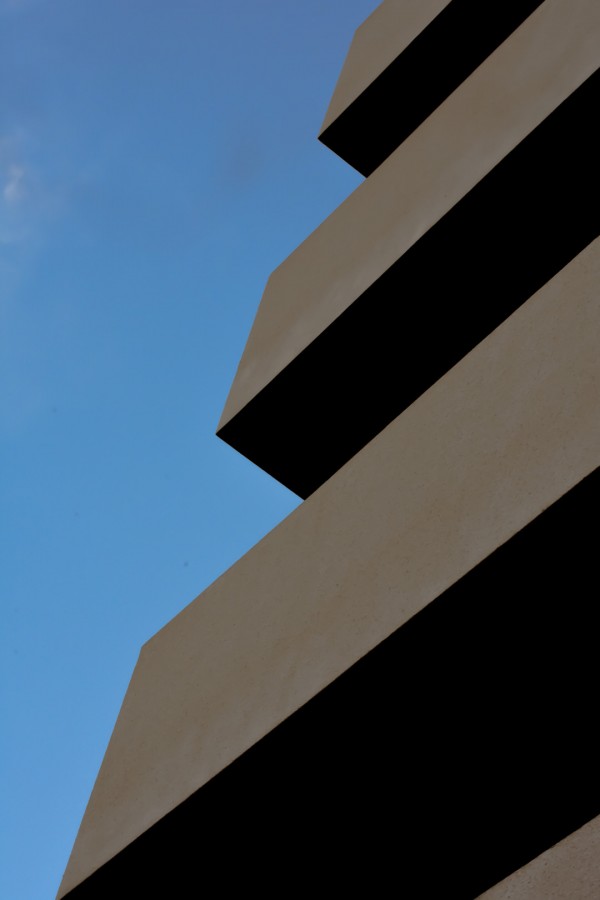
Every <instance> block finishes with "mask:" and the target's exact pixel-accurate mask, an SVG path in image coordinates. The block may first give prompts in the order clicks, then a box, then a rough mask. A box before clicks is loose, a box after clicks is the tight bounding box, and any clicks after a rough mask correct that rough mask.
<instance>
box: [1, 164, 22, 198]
mask: <svg viewBox="0 0 600 900" xmlns="http://www.w3.org/2000/svg"><path fill="white" fill-rule="evenodd" d="M24 177H25V167H24V166H22V165H18V164H16V163H12V165H10V166H9V167H8V171H7V173H6V176H5V182H4V188H3V190H2V196H3V197H4V200H5V202H6V203H8V204H10V205H11V206H12V205H15V204H16V203H18V202H19V201H20V200H21V199H22V198H23V194H24Z"/></svg>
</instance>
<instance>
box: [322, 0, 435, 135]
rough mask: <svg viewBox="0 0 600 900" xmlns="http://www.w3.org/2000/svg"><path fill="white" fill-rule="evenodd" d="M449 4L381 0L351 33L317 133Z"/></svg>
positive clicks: (431, 1)
mask: <svg viewBox="0 0 600 900" xmlns="http://www.w3.org/2000/svg"><path fill="white" fill-rule="evenodd" d="M448 5H449V0H385V2H384V3H381V4H380V5H379V6H378V7H377V9H376V10H374V11H373V12H372V13H371V15H370V16H369V17H368V18H367V19H365V21H364V22H363V23H362V24H361V25H359V27H358V28H357V29H356V31H355V33H354V38H353V39H352V44H351V46H350V49H349V51H348V56H347V57H346V60H345V62H344V65H343V68H342V71H341V72H340V75H339V78H338V82H337V84H336V86H335V90H334V92H333V96H332V98H331V101H330V103H329V107H328V108H327V112H326V114H325V118H324V119H323V124H322V126H321V133H322V132H324V131H325V130H326V129H327V128H328V127H329V126H330V125H331V124H332V123H333V122H334V121H335V120H336V119H337V118H339V116H340V115H341V114H342V113H343V112H344V111H345V110H346V109H347V108H348V107H349V106H350V105H351V104H352V103H353V102H354V101H355V100H356V99H357V97H359V96H360V94H362V93H363V91H364V90H365V88H366V87H367V86H368V85H369V84H372V82H374V81H375V80H376V79H377V78H378V76H379V75H381V73H382V72H383V71H384V69H386V68H387V67H388V66H389V65H390V64H391V63H393V62H394V60H395V59H396V58H397V57H398V56H399V55H400V54H401V53H402V52H403V51H404V50H406V48H407V47H408V46H409V45H410V44H411V43H412V41H414V39H415V38H416V37H417V35H419V34H420V33H421V32H422V31H423V30H424V29H425V28H426V27H427V25H429V24H430V22H431V21H432V20H433V19H435V17H436V16H437V15H438V14H439V13H440V12H441V11H442V10H443V9H444V7H446V6H448Z"/></svg>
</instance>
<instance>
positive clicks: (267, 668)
mask: <svg viewBox="0 0 600 900" xmlns="http://www.w3.org/2000/svg"><path fill="white" fill-rule="evenodd" d="M599 274H600V241H595V242H594V243H593V244H592V245H590V247H589V248H587V249H586V251H584V252H583V253H582V254H580V255H579V256H578V257H577V258H576V259H575V260H573V261H572V263H570V264H569V266H568V267H566V268H565V269H564V270H563V271H561V272H560V273H559V274H558V275H557V276H556V277H555V278H554V279H553V280H552V281H551V282H550V283H549V284H547V285H546V286H545V287H544V288H543V289H542V290H541V291H540V292H539V293H538V294H537V295H535V296H534V297H532V298H531V299H530V300H529V301H528V302H527V303H526V304H525V305H524V306H523V307H522V308H521V309H520V310H518V311H517V312H516V313H515V314H513V315H512V316H511V317H510V318H509V319H508V320H507V321H506V322H505V323H504V324H503V325H502V326H500V327H499V328H498V329H497V330H496V331H495V332H494V333H493V334H492V335H490V336H489V337H488V338H486V340H485V341H483V342H482V343H481V344H480V345H479V346H478V347H477V348H475V350H474V351H472V352H471V353H470V354H469V355H468V356H466V357H465V358H464V359H463V360H462V361H461V362H460V363H459V364H458V365H457V366H456V367H455V368H454V369H452V370H451V371H450V372H449V373H448V374H447V375H446V377H445V378H444V379H442V380H441V381H440V382H438V383H437V384H436V385H434V386H433V387H432V388H431V389H430V390H429V391H428V392H427V393H426V394H424V395H423V396H422V397H421V398H420V399H419V400H418V401H417V402H416V403H415V404H414V405H413V406H412V407H410V408H409V409H408V410H407V411H406V412H405V413H404V414H403V415H402V416H400V417H399V418H398V419H397V420H395V421H394V422H393V423H392V424H391V425H390V426H389V427H388V428H387V429H385V430H384V431H383V432H382V433H381V434H380V435H379V436H378V437H377V438H376V439H375V440H374V441H372V442H371V443H370V444H369V445H368V447H366V448H365V449H364V450H363V451H362V452H361V453H360V454H359V455H357V456H356V457H355V458H354V459H353V460H352V461H351V462H350V463H348V464H347V465H346V466H345V467H344V468H343V469H341V470H340V471H339V472H338V473H337V474H336V475H335V476H334V477H333V478H332V479H331V480H330V481H329V482H328V483H327V484H325V485H324V486H323V487H322V488H321V490H319V491H318V492H316V493H315V494H314V495H313V496H312V497H311V498H310V499H309V500H308V501H306V503H304V504H303V505H302V506H301V507H300V508H298V509H297V510H296V511H295V512H294V513H293V514H292V515H291V516H290V517H289V518H288V519H286V520H285V521H284V522H283V523H282V524H281V525H280V526H278V527H277V528H276V529H275V530H274V531H273V532H271V533H270V534H269V535H267V537H266V538H264V539H263V540H262V541H261V542H260V543H259V544H258V545H257V546H256V547H255V548H254V549H253V550H252V551H251V552H250V553H248V554H247V555H246V556H245V557H244V558H243V559H241V560H240V561H239V562H238V563H237V564H236V565H235V566H233V567H232V568H231V569H230V570H229V571H228V572H226V573H225V574H224V575H223V576H222V577H221V578H220V579H218V581H217V582H215V584H214V585H212V586H211V587H210V588H209V589H208V590H207V591H205V592H204V593H203V594H202V595H201V596H200V597H199V598H198V599H197V600H196V601H194V602H193V603H192V604H191V605H190V606H188V607H187V608H186V609H185V610H184V611H183V612H182V613H180V614H179V615H178V616H177V617H176V618H175V619H173V620H172V621H171V622H170V623H169V624H168V625H167V626H165V628H164V629H162V630H161V631H160V632H159V633H158V634H157V635H156V636H155V637H154V638H153V639H152V640H150V641H149V642H148V643H147V644H146V645H145V646H144V648H143V649H142V652H141V655H140V659H139V662H138V665H137V667H136V670H135V672H134V675H133V678H132V681H131V684H130V687H129V690H128V692H127V695H126V698H125V701H124V704H123V707H122V710H121V713H120V716H119V719H118V721H117V725H116V727H115V731H114V733H113V736H112V738H111V741H110V744H109V748H108V750H107V753H106V756H105V759H104V762H103V765H102V768H101V771H100V774H99V776H98V779H97V782H96V785H95V787H94V791H93V793H92V796H91V799H90V802H89V805H88V808H87V810H86V813H85V816H84V820H83V822H82V825H81V828H80V831H79V834H78V837H77V840H76V843H75V847H74V850H73V853H72V856H71V859H70V861H69V864H68V867H67V871H66V873H65V877H64V879H63V882H62V885H61V889H60V892H59V897H64V896H65V895H66V894H67V893H68V892H69V891H70V890H71V889H72V888H74V887H75V886H76V885H77V884H79V883H80V882H82V881H83V880H84V879H85V878H87V877H88V876H89V875H90V874H91V873H92V872H94V871H95V870H96V869H98V868H99V867H100V866H102V865H103V864H104V863H105V862H107V860H109V859H111V857H113V856H115V855H116V854H117V853H119V851H120V850H122V849H123V848H124V847H125V846H126V845H128V844H129V843H130V842H132V841H134V840H135V839H136V838H137V837H138V836H139V835H141V834H143V833H144V832H145V831H146V830H147V829H149V828H151V826H153V825H154V824H155V823H156V822H157V821H158V820H159V819H161V818H162V817H164V816H165V815H167V814H168V813H169V812H171V811H172V810H174V809H175V808H176V807H178V806H179V805H180V804H181V803H183V801H185V800H186V799H187V798H189V797H190V796H191V795H192V794H193V793H194V792H195V791H197V790H198V789H199V788H200V787H201V786H202V785H204V784H206V783H207V782H208V781H209V779H211V778H212V777H213V776H215V775H216V774H217V773H218V772H220V771H221V770H223V769H224V768H225V767H226V766H228V765H229V764H230V763H231V762H232V761H233V760H234V759H236V758H237V757H239V756H240V754H242V753H244V751H246V750H248V748H250V747H251V746H252V745H253V744H255V743H256V742H257V741H258V740H260V739H261V738H262V737H263V736H264V735H266V734H267V733H268V732H270V731H271V730H272V729H273V728H275V727H276V726H277V725H279V724H280V723H281V722H283V721H284V720H285V719H286V718H287V717H288V716H290V715H291V714H292V713H294V712H295V711H296V710H298V709H299V708H300V707H301V706H302V705H303V704H305V703H307V701H309V700H310V699H311V698H312V697H314V696H315V695H316V694H317V693H318V692H319V691H321V690H322V689H323V688H325V687H326V686H327V685H328V684H330V683H331V682H332V681H333V680H334V679H336V678H337V677H338V676H340V675H341V674H342V673H343V672H344V671H345V670H346V669H347V668H348V667H349V666H352V665H353V664H354V663H356V662H357V661H358V660H359V659H360V658H361V657H363V656H365V654H367V653H369V651H371V650H372V649H373V648H374V647H376V646H377V645H378V644H379V643H380V642H381V641H383V640H384V639H385V638H387V637H388V636H389V635H390V634H392V633H393V632H394V631H395V630H396V629H398V628H400V627H401V626H402V625H403V624H404V623H405V622H407V621H408V620H409V619H411V617H413V616H414V615H415V614H416V613H418V612H419V611H420V610H422V609H423V608H424V607H425V606H426V605H427V604H429V603H430V602H431V601H433V600H434V599H435V598H436V597H438V596H439V595H440V594H441V593H442V592H443V591H445V590H447V589H448V588H449V587H450V586H451V585H452V584H454V583H455V582H456V581H457V580H458V579H460V578H461V577H462V576H464V575H465V573H467V572H468V571H469V570H471V569H472V568H473V567H474V566H476V565H477V564H478V563H480V562H481V561H482V560H484V559H485V558H486V557H487V556H488V555H489V554H490V553H492V552H493V551H494V550H495V549H496V548H498V547H499V546H500V545H502V544H503V543H504V542H506V541H508V540H509V539H510V538H511V537H512V536H513V535H515V534H516V533H517V532H519V531H520V530H521V529H522V528H524V527H525V526H526V525H527V524H528V523H529V522H531V521H532V520H533V519H535V517H537V516H538V515H539V514H540V513H542V511H543V510H545V509H546V508H547V507H548V506H549V505H550V504H552V503H553V502H555V501H556V500H557V499H558V498H559V497H561V496H562V495H563V494H565V493H566V492H567V491H569V490H570V489H571V488H572V487H574V486H575V485H576V484H577V483H578V482H580V481H581V480H582V479H583V478H585V477H586V476H587V475H588V474H589V473H590V472H592V471H593V470H594V469H595V468H596V467H597V466H598V461H599V460H600V417H599V416H598V407H599V401H600V357H599V355H598V352H597V347H598V339H599V337H600V303H599V298H598V275H599Z"/></svg>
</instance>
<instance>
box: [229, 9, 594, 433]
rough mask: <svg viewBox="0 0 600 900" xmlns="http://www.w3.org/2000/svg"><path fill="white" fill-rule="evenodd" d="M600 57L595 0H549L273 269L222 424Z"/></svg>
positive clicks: (521, 136)
mask: <svg viewBox="0 0 600 900" xmlns="http://www.w3.org/2000/svg"><path fill="white" fill-rule="evenodd" d="M599 62H600V4H599V3H598V2H597V0H546V2H545V3H544V4H543V5H542V6H541V7H539V9H538V10H537V11H536V12H535V13H533V14H532V15H531V16H530V17H529V18H528V19H527V20H526V21H525V22H524V23H523V25H522V26H521V27H520V28H518V29H517V30H516V31H515V32H514V33H513V34H512V35H511V36H510V38H509V39H508V40H507V41H505V42H504V44H502V45H501V46H500V47H499V48H498V49H497V50H496V51H495V52H494V53H493V54H492V55H491V56H490V57H488V59H487V60H486V61H485V62H484V63H483V64H482V65H481V66H480V67H479V68H478V69H477V70H476V71H475V72H474V73H473V74H472V75H471V76H470V77H469V78H468V79H467V80H466V81H464V82H463V84H462V85H461V86H460V87H459V88H458V89H457V90H456V91H455V92H454V93H453V94H452V95H451V96H450V97H448V99H447V100H446V101H445V102H444V103H443V104H442V105H441V106H439V107H438V108H437V109H436V110H435V112H433V113H432V115H431V116H430V117H429V118H428V119H427V120H426V121H425V122H424V123H423V124H422V125H421V126H420V127H419V128H418V129H417V130H416V131H415V132H413V134H411V135H410V137H409V138H408V139H407V140H406V141H405V142H404V143H403V144H402V145H401V146H400V147H399V148H398V149H397V150H396V151H395V152H394V153H393V154H392V155H391V156H390V157H388V159H386V160H385V162H384V163H382V165H381V166H380V167H379V168H378V169H377V170H376V171H375V172H373V174H372V175H371V176H370V177H369V178H368V179H367V181H365V182H364V183H363V184H362V185H360V187H359V188H358V189H357V190H356V191H355V192H354V193H353V194H351V196H350V197H349V198H348V199H347V200H346V201H345V202H344V203H343V204H342V205H341V206H340V207H339V208H338V209H337V210H335V212H334V213H333V214H332V215H331V216H330V217H329V218H328V219H326V221H325V222H324V223H323V224H322V225H321V226H320V227H319V228H318V229H317V230H316V231H315V232H313V233H312V234H311V235H310V236H309V237H308V238H307V239H306V240H305V241H304V243H303V244H301V245H300V247H298V249H297V250H296V251H295V252H294V253H292V255H291V256H289V257H288V258H287V259H286V260H285V262H284V263H283V264H282V265H281V266H279V268H277V269H276V270H275V271H274V272H273V274H272V275H271V277H270V279H269V281H268V284H267V286H266V289H265V292H264V295H263V298H262V301H261V304H260V307H259V309H258V313H257V316H256V319H255V321H254V325H253V327H252V331H251V333H250V336H249V338H248V342H247V344H246V348H245V350H244V353H243V355H242V359H241V362H240V364H239V367H238V370H237V374H236V376H235V379H234V382H233V385H232V388H231V391H230V393H229V396H228V398H227V402H226V405H225V409H224V411H223V414H222V416H221V420H220V422H219V429H220V428H222V427H223V426H224V425H225V424H226V423H227V422H229V421H230V420H231V419H232V418H233V417H234V416H235V415H236V413H237V412H239V410H240V409H242V408H243V407H244V406H245V405H246V404H247V403H248V402H249V401H250V400H251V399H252V398H253V397H254V396H255V395H256V394H257V393H258V392H259V391H260V390H261V389H262V388H264V387H265V386H266V385H267V384H268V383H269V382H270V381H271V380H272V379H273V378H275V377H276V376H277V375H278V373H280V372H281V371H282V370H283V369H284V368H285V367H286V366H287V365H288V364H289V363H290V362H291V361H292V360H293V359H294V358H295V357H296V356H297V355H298V354H299V353H300V352H301V351H302V350H303V349H305V348H306V347H307V346H308V345H309V344H310V343H311V342H312V341H313V340H314V339H315V338H316V337H317V336H318V335H319V334H320V333H321V332H322V331H323V330H324V329H325V328H326V327H327V326H328V325H329V324H330V323H331V322H332V321H333V320H334V319H335V318H336V317H337V316H339V315H340V314H341V313H342V312H344V310H345V309H347V308H348V307H349V306H350V305H351V304H352V303H353V302H354V301H355V300H356V299H357V298H358V297H359V296H360V295H361V294H362V293H364V291H365V290H366V289H367V288H368V287H369V286H370V285H371V284H372V283H373V282H374V281H375V280H376V279H377V278H378V277H379V276H380V275H381V274H382V273H383V272H385V271H386V270H387V269H388V268H389V267H390V266H391V265H392V264H393V263H394V262H396V260H398V259H399V258H400V257H401V256H402V255H403V254H404V253H405V252H406V251H407V250H408V249H409V248H410V247H411V246H412V245H413V244H414V243H416V241H418V239H419V238H420V237H421V236H422V235H423V234H425V233H426V232H427V231H428V230H429V229H430V228H431V226H432V225H434V224H435V223H436V222H437V221H438V220H439V219H440V218H441V217H442V216H443V215H444V214H445V213H446V212H448V210H449V209H451V208H452V207H453V206H454V205H455V204H456V203H457V202H458V201H459V200H460V199H461V198H462V197H464V196H465V194H466V193H468V191H469V190H470V189H471V188H472V187H473V186H474V185H475V184H477V183H478V182H479V181H480V180H481V179H482V178H483V177H484V176H485V175H486V174H487V173H488V172H490V171H491V169H493V168H494V166H495V165H496V164H497V163H498V162H499V161H500V160H502V159H503V158H504V157H505V156H506V155H507V154H508V153H509V152H510V151H511V150H512V149H513V148H514V147H515V146H516V145H517V144H518V143H519V142H520V141H521V140H522V139H523V138H524V137H526V136H527V134H529V133H530V132H531V131H532V130H533V129H534V128H535V127H536V126H537V125H538V124H539V123H540V122H541V121H542V120H543V119H544V118H546V116H547V115H549V113H551V112H552V111H553V110H554V109H555V108H556V107H557V106H558V105H559V104H560V103H561V101H562V100H564V99H565V98H566V97H568V96H569V95H570V94H571V93H572V92H573V90H575V89H576V88H577V87H578V86H579V85H580V84H581V83H582V82H583V81H584V80H585V79H586V78H587V77H588V76H590V75H591V74H593V72H594V71H595V70H596V69H597V68H598V64H599ZM550 189H551V188H550ZM399 302H401V298H399Z"/></svg>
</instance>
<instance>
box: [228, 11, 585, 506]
mask: <svg viewBox="0 0 600 900" xmlns="http://www.w3.org/2000/svg"><path fill="white" fill-rule="evenodd" d="M598 46H600V6H599V5H598V4H597V3H595V0H577V8H574V7H573V4H572V3H567V2H566V0H546V3H544V4H542V5H541V6H540V7H539V8H538V9H537V10H536V12H534V13H533V14H532V15H531V16H530V17H529V18H528V19H527V20H526V21H525V22H524V23H523V24H522V25H521V27H520V28H518V29H517V30H516V31H515V32H514V33H513V34H512V35H511V36H510V37H509V38H508V39H507V40H506V42H505V43H503V44H502V45H501V46H500V47H499V48H498V49H497V50H496V51H495V52H494V53H493V54H492V55H491V56H490V57H489V58H488V59H487V60H486V61H485V62H484V63H483V64H482V65H481V66H480V67H479V68H478V69H477V70H476V71H475V72H474V73H473V74H472V75H471V76H470V77H469V78H467V80H466V81H465V82H464V83H463V84H462V85H460V87H459V88H458V89H457V90H456V91H455V92H454V93H453V94H452V95H451V96H450V97H448V99H447V100H446V101H445V102H444V103H442V105H441V106H440V107H439V108H437V109H436V110H435V111H434V112H433V113H432V115H431V116H430V117H429V118H428V119H427V121H426V122H424V123H423V124H422V125H421V126H420V128H418V129H417V131H415V132H414V134H412V135H411V137H410V138H409V139H408V140H407V141H405V142H404V143H403V144H402V146H401V147H399V148H398V150H397V151H395V152H394V153H393V154H392V155H391V156H390V157H389V158H388V159H387V160H386V161H385V162H384V163H383V164H382V165H381V166H380V167H379V168H378V169H377V170H376V171H375V172H374V173H373V174H372V175H371V176H370V178H369V179H367V181H366V182H365V183H364V184H363V185H361V186H360V187H359V188H358V189H357V190H356V191H355V192H354V193H353V194H352V195H351V196H350V197H349V198H348V199H347V200H346V201H345V203H343V204H342V205H341V206H340V207H339V208H338V209H337V210H336V211H335V212H334V213H333V214H332V215H331V216H330V217H329V218H328V219H327V220H326V221H325V222H324V223H323V224H322V225H321V226H320V227H319V228H318V229H317V230H316V231H315V232H314V233H313V234H312V235H311V236H310V237H309V238H308V239H307V240H306V241H305V242H304V243H303V244H302V245H301V246H300V247H299V248H298V249H297V250H296V251H295V252H294V253H293V254H292V255H291V256H290V257H288V259H287V260H286V261H285V262H284V263H283V264H282V265H281V266H280V267H279V268H278V269H277V270H276V271H275V272H274V273H273V274H272V275H271V278H270V279H269V282H268V284H267V287H266V289H265V293H264V295H263V298H262V301H261V304H260V307H259V310H258V312H257V316H256V319H255V322H254V325H253V327H252V331H251V333H250V336H249V339H248V343H247V345H246V348H245V350H244V353H243V356H242V359H241V361H240V365H239V368H238V371H237V374H236V377H235V380H234V382H233V385H232V388H231V391H230V393H229V396H228V398H227V403H226V405H225V409H224V412H223V415H222V417H221V421H220V423H219V431H218V433H219V435H220V436H221V437H222V438H223V439H224V440H226V441H227V442H228V443H230V444H231V445H232V446H234V447H235V448H236V449H238V450H240V452H243V453H244V454H245V455H246V456H248V457H249V458H250V459H252V460H253V461H255V462H256V463H257V464H259V465H261V467H263V468H264V469H266V471H268V472H270V474H272V475H273V476H274V477H276V478H278V479H279V480H281V481H282V482H283V483H284V484H286V485H287V486H288V487H289V488H291V489H292V490H294V491H296V492H297V493H298V494H300V496H302V497H306V496H308V495H309V494H310V493H312V491H313V490H315V489H316V488H317V487H318V486H319V485H320V484H322V483H323V482H324V481H325V480H326V479H327V478H328V477H330V476H331V474H332V473H333V472H334V471H336V470H337V468H339V466H340V465H342V464H343V463H344V462H346V460H347V459H349V458H350V457H351V456H352V455H354V453H356V452H358V451H359V450H360V449H361V447H362V446H364V444H365V443H366V442H367V441H368V440H370V439H371V438H372V437H374V435H375V434H377V432H378V431H379V430H381V428H382V427H384V426H385V425H387V424H388V422H390V421H391V420H392V419H393V418H395V416H397V415H399V414H400V412H401V411H402V409H403V408H404V407H405V406H407V405H408V404H409V403H410V402H412V401H413V400H414V399H416V397H417V396H418V395H419V393H421V392H422V391H423V390H425V389H426V388H427V387H429V385H430V384H432V383H433V382H434V381H435V380H437V378H439V377H441V376H442V375H443V373H444V372H445V371H446V370H447V369H448V368H449V367H450V366H451V365H453V364H454V363H455V362H457V361H458V359H460V357H461V356H463V355H464V354H465V353H466V352H467V351H468V350H469V349H471V347H472V346H474V345H475V344H476V343H477V342H478V341H479V340H481V339H482V338H483V337H484V336H485V335H486V334H487V333H489V331H491V330H492V329H493V328H494V327H495V326H496V325H497V324H498V323H499V322H500V321H502V319H503V318H504V317H505V316H506V315H508V314H509V313H510V312H512V310H513V309H514V308H516V306H518V305H519V304H520V303H521V302H523V301H524V300H525V299H527V296H530V295H531V293H532V292H533V291H534V290H536V289H537V288H539V287H541V285H542V284H543V283H544V282H545V281H547V280H548V279H549V278H551V277H552V276H553V275H554V274H555V272H556V271H557V270H558V269H559V268H561V267H562V266H563V265H565V264H566V263H567V262H568V260H569V259H570V258H571V257H572V256H573V255H574V254H575V253H577V252H579V251H580V250H581V249H583V247H584V246H586V244H587V243H589V241H590V240H592V239H593V238H594V237H595V236H597V234H598V233H599V232H600V212H599V210H598V204H597V203H596V201H595V195H594V192H593V190H592V191H590V189H589V187H590V184H593V183H594V179H595V178H596V160H597V158H598V155H599V154H600V143H599V138H598V136H597V129H595V126H593V124H592V122H593V117H591V116H590V115H589V110H590V109H591V108H594V107H595V106H597V105H598V103H599V102H600V96H599V94H600V90H599V86H598V82H599V78H598V76H597V75H594V73H595V72H596V70H597V68H598ZM565 60H567V62H566V63H565ZM432 260H435V262H434V263H432V262H431V261H432ZM415 346H417V347H419V348H421V349H420V350H419V353H415V352H414V348H415Z"/></svg>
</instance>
